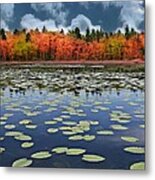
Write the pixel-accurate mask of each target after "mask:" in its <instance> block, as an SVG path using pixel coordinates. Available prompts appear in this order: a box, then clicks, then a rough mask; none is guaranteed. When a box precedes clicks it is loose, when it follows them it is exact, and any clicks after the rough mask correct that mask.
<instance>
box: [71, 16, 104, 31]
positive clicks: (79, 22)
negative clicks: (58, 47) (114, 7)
mask: <svg viewBox="0 0 155 180" xmlns="http://www.w3.org/2000/svg"><path fill="white" fill-rule="evenodd" d="M76 27H78V28H79V29H80V31H81V33H85V31H86V29H87V28H89V29H90V30H92V29H95V30H97V29H98V30H99V29H100V28H101V27H100V25H93V24H92V22H91V20H90V19H89V18H88V17H86V16H84V15H83V14H79V15H77V16H76V17H75V18H74V19H72V21H71V25H70V26H68V27H67V29H68V30H70V29H75V28H76Z"/></svg>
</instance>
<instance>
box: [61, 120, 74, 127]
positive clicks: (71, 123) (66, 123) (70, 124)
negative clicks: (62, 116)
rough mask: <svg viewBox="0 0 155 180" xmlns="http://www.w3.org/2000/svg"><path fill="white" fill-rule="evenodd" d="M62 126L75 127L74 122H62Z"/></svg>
mask: <svg viewBox="0 0 155 180" xmlns="http://www.w3.org/2000/svg"><path fill="white" fill-rule="evenodd" d="M62 124H64V125H68V126H74V125H76V122H74V121H63V122H62Z"/></svg>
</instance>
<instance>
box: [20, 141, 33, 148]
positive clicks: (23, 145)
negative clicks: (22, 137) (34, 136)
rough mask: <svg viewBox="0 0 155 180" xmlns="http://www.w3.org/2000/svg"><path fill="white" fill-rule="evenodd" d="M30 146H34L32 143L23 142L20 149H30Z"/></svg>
mask: <svg viewBox="0 0 155 180" xmlns="http://www.w3.org/2000/svg"><path fill="white" fill-rule="evenodd" d="M32 146H34V143H33V142H24V143H22V144H21V147H22V148H30V147H32Z"/></svg>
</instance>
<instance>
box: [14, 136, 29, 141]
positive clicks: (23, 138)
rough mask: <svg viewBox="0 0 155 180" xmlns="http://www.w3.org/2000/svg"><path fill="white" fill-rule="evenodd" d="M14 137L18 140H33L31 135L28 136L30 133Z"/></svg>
mask: <svg viewBox="0 0 155 180" xmlns="http://www.w3.org/2000/svg"><path fill="white" fill-rule="evenodd" d="M14 138H15V139H16V140H19V141H31V140H32V137H31V136H28V135H25V134H22V135H19V136H15V137H14Z"/></svg>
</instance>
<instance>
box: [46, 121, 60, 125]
mask: <svg viewBox="0 0 155 180" xmlns="http://www.w3.org/2000/svg"><path fill="white" fill-rule="evenodd" d="M45 124H46V125H52V124H57V121H45Z"/></svg>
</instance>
